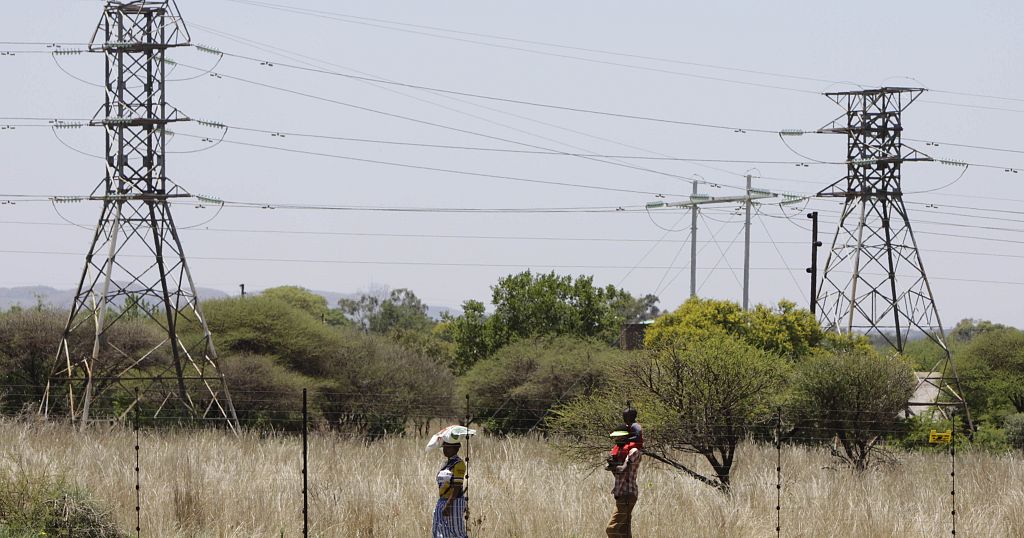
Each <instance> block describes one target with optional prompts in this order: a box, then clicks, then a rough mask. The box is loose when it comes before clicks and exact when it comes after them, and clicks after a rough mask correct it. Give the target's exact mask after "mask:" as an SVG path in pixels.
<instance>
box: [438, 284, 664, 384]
mask: <svg viewBox="0 0 1024 538" xmlns="http://www.w3.org/2000/svg"><path fill="white" fill-rule="evenodd" d="M491 292H492V293H491V303H492V304H493V305H494V313H493V314H492V315H490V316H488V315H486V313H485V308H484V305H483V303H481V302H479V301H466V302H465V303H464V304H463V314H462V315H461V316H458V317H454V316H447V317H446V318H445V327H444V331H443V332H442V334H443V335H444V337H445V338H446V339H448V340H449V341H451V342H452V343H453V344H454V345H455V360H456V364H457V366H456V371H464V370H465V369H468V368H469V367H470V366H472V365H473V364H474V363H476V362H477V361H479V360H480V359H482V358H484V357H487V356H489V355H491V354H492V353H494V352H495V351H497V350H498V349H501V348H502V347H504V346H506V345H508V344H510V343H512V342H515V341H517V340H520V339H524V338H532V337H536V336H545V335H566V336H574V337H578V338H596V339H598V340H601V341H603V342H605V343H608V344H611V343H614V342H615V341H616V340H617V339H618V337H619V331H620V330H621V328H622V324H623V323H624V322H625V321H630V320H637V319H645V318H648V317H650V316H653V315H656V314H657V313H658V309H657V307H656V306H654V305H655V303H657V302H658V298H657V297H655V296H653V295H648V296H645V297H642V298H640V299H636V298H634V297H633V296H632V295H630V294H629V293H628V292H626V291H624V290H621V289H618V288H616V287H615V286H610V285H609V286H605V287H599V286H595V285H594V279H593V277H591V276H579V277H576V278H573V277H572V276H569V275H557V274H555V273H554V272H551V273H544V274H535V273H532V272H530V271H524V272H522V273H518V274H514V275H509V276H506V277H502V278H501V279H499V280H498V283H497V284H496V285H494V286H492V287H491Z"/></svg>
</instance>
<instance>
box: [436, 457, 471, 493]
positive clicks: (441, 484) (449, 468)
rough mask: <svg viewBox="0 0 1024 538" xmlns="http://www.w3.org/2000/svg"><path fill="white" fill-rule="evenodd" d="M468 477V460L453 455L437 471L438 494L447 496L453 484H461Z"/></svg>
mask: <svg viewBox="0 0 1024 538" xmlns="http://www.w3.org/2000/svg"><path fill="white" fill-rule="evenodd" d="M465 478H466V462H464V461H462V458H460V457H458V456H452V457H450V458H448V461H446V462H445V464H444V467H441V470H440V471H438V473H437V488H438V491H437V493H438V495H439V496H441V497H445V496H447V495H448V493H449V492H450V491H451V489H452V486H453V485H459V486H461V485H462V483H463V480H465Z"/></svg>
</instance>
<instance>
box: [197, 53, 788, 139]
mask: <svg viewBox="0 0 1024 538" xmlns="http://www.w3.org/2000/svg"><path fill="white" fill-rule="evenodd" d="M218 52H220V53H221V54H223V55H224V56H229V57H232V58H239V59H242V60H247V61H250V62H257V63H259V64H261V65H267V64H272V65H271V66H272V67H286V68H288V69H295V70H299V71H307V72H312V73H319V74H322V75H331V76H337V77H343V78H348V79H353V80H361V81H364V82H372V83H375V84H388V85H391V86H400V87H403V88H410V89H416V90H424V91H429V92H436V93H445V94H450V95H458V96H460V97H471V98H474V99H486V100H489V101H497V102H502V103H510V104H516V105H525V106H532V107H539V108H547V109H551V110H562V111H566V112H577V113H582V114H593V115H598V116H608V117H613V118H620V119H630V120H638V121H650V122H656V123H667V124H672V125H684V126H688V127H703V128H707V129H721V130H728V131H732V132H751V133H765V134H777V133H778V130H771V129H757V128H752V127H737V126H729V125H717V124H713V123H700V122H692V121H683V120H674V119H668V118H658V117H653V116H641V115H637V114H626V113H621V112H609V111H605V110H594V109H587V108H579V107H572V106H567V105H555V104H550V103H540V102H536V101H527V100H523V99H513V98H510V97H497V96H493V95H485V94H479V93H471V92H465V91H459V90H450V89H446V88H438V87H432V86H423V85H419V84H412V83H408V82H397V81H393V80H386V79H380V78H373V77H364V76H359V75H350V74H346V73H339V72H337V71H331V70H328V69H319V68H313V67H303V66H298V65H292V64H288V63H283V62H277V61H272V60H268V59H266V58H254V57H251V56H245V55H242V54H235V53H231V52H224V51H218ZM186 67H188V66H186Z"/></svg>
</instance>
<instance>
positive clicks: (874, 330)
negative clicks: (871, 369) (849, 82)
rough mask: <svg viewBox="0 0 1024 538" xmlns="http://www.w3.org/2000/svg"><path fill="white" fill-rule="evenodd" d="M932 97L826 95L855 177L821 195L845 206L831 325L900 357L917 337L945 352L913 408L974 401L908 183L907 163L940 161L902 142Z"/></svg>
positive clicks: (829, 290) (824, 316)
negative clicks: (917, 109) (929, 270)
mask: <svg viewBox="0 0 1024 538" xmlns="http://www.w3.org/2000/svg"><path fill="white" fill-rule="evenodd" d="M923 91H924V90H923V89H920V88H880V89H872V90H861V91H851V92H839V93H827V94H825V95H826V96H827V97H829V98H830V99H832V100H833V101H834V102H835V103H836V104H838V105H839V106H840V107H842V108H843V109H844V110H845V114H844V115H843V116H840V117H839V118H837V119H836V120H835V121H833V122H832V124H831V125H830V126H829V127H826V128H824V129H822V130H821V132H827V133H839V134H845V135H846V136H847V153H846V159H847V161H846V162H847V175H846V177H845V178H843V179H841V180H839V181H837V182H836V183H834V184H832V185H831V186H830V187H829V188H826V189H825V190H823V191H822V192H820V193H818V195H819V196H834V197H841V198H844V199H845V203H844V205H843V210H842V214H841V215H840V217H839V226H838V228H837V229H836V235H835V238H834V239H833V241H832V248H831V250H830V251H829V253H828V259H827V261H826V262H825V269H824V273H823V275H822V280H821V286H820V287H819V289H818V295H817V298H816V302H817V313H818V316H819V319H820V321H821V322H822V325H823V326H825V327H826V328H827V329H830V330H834V331H837V332H840V333H846V334H856V333H861V334H865V335H867V336H869V337H880V338H882V339H884V340H885V341H886V342H888V343H889V344H890V345H892V347H893V348H895V349H896V350H898V351H900V352H902V351H903V350H904V347H905V346H906V344H907V340H908V339H909V338H910V336H911V331H919V332H920V333H923V335H924V336H925V337H927V338H929V339H930V340H932V341H933V342H935V343H936V344H937V345H939V346H940V347H941V348H942V350H943V351H944V352H945V357H944V359H943V360H942V361H940V363H939V364H936V365H935V366H934V367H933V368H932V371H931V372H930V374H929V375H927V376H924V378H923V379H921V380H920V381H919V383H920V384H919V386H918V390H917V392H916V396H917V398H919V399H925V400H927V401H924V402H917V401H915V402H911V405H910V406H911V408H916V407H921V406H924V405H928V406H930V405H934V404H936V403H939V404H942V403H953V404H955V405H962V404H963V403H964V400H963V397H962V392H961V391H960V383H959V380H958V379H957V375H956V367H955V365H954V362H953V359H952V356H951V355H950V352H949V348H948V347H947V346H946V337H945V334H944V332H943V329H942V323H941V321H940V320H939V312H938V310H937V308H936V307H935V300H934V298H933V297H934V296H933V294H932V290H931V286H930V285H929V283H928V277H927V275H926V273H925V270H924V263H923V262H922V260H921V254H920V252H919V250H918V248H917V242H916V240H915V239H914V234H913V231H912V229H911V227H910V218H909V217H908V216H907V208H906V206H905V205H904V203H903V190H902V186H901V184H900V181H901V170H900V167H901V165H902V164H903V163H904V162H908V161H931V160H933V159H932V158H931V157H929V156H927V155H925V154H923V153H920V152H918V151H916V150H913V149H910V148H907V147H905V146H904V145H903V144H902V142H901V140H900V136H901V133H902V131H903V125H902V122H901V115H902V112H903V111H904V110H906V108H907V107H908V106H909V105H910V104H911V103H913V102H914V100H915V99H917V98H918V97H919V96H920V95H921V93H922V92H923ZM844 124H845V125H844ZM922 389H924V390H922ZM922 396H924V398H922ZM967 419H968V422H969V421H970V416H969V415H968V416H967Z"/></svg>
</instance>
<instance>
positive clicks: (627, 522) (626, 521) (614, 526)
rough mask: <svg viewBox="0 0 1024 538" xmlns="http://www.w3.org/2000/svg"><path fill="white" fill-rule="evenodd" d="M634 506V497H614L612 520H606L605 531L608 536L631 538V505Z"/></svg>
mask: <svg viewBox="0 0 1024 538" xmlns="http://www.w3.org/2000/svg"><path fill="white" fill-rule="evenodd" d="M634 506H636V497H635V496H632V497H618V498H616V499H615V513H614V514H612V520H611V521H609V522H608V528H607V529H605V532H606V533H607V534H608V538H632V537H633V531H632V529H631V526H632V524H633V507H634Z"/></svg>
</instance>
